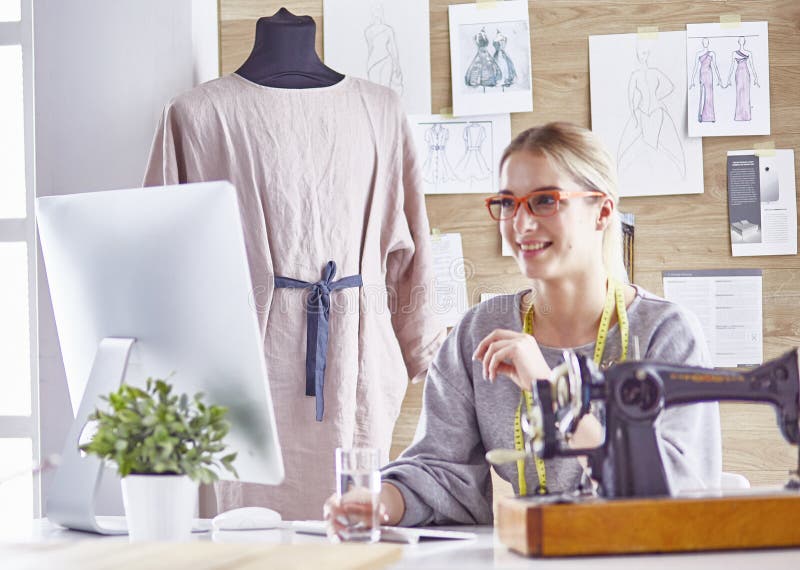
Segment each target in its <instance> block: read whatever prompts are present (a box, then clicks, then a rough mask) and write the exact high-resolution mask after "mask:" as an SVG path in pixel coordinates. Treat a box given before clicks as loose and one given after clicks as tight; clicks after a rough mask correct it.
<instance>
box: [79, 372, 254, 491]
mask: <svg viewBox="0 0 800 570" xmlns="http://www.w3.org/2000/svg"><path fill="white" fill-rule="evenodd" d="M171 392H172V386H171V385H170V384H169V383H167V382H166V381H164V380H160V379H156V380H153V379H152V378H148V379H147V382H146V388H145V390H142V389H140V388H136V387H135V386H130V385H128V384H123V385H122V386H120V388H119V390H117V391H116V392H111V393H110V394H109V395H108V396H101V399H102V400H104V401H106V402H108V404H109V406H108V410H101V409H100V408H97V409H96V410H95V411H94V413H92V415H91V416H90V417H89V419H90V420H94V421H97V431H96V432H95V434H94V436H93V437H92V439H91V441H89V443H86V444H83V445H81V446H80V448H81V450H83V451H85V452H86V453H90V454H92V455H96V456H98V457H100V458H101V459H104V460H106V461H110V462H113V463H116V465H117V469H118V470H119V474H120V476H122V477H125V476H126V475H130V474H134V475H142V474H162V475H168V474H171V475H188V476H189V477H190V478H191V479H192V480H194V481H198V482H200V483H211V482H212V481H216V480H217V479H218V478H219V477H218V475H217V473H216V472H215V471H213V470H212V469H211V468H212V467H213V468H216V469H220V468H225V469H227V470H228V471H230V472H231V473H233V474H234V476H236V477H237V478H238V476H239V475H238V474H237V473H236V469H234V467H233V465H232V463H233V461H234V459H236V453H230V454H228V455H223V456H221V457H220V455H221V454H222V453H223V452H224V451H225V444H224V443H223V438H224V437H225V436H226V435H227V433H228V430H229V429H230V424H229V423H228V422H227V421H226V420H225V415H226V414H227V412H228V410H227V408H225V407H223V406H213V405H209V406H207V405H205V404H204V403H203V402H202V399H203V394H202V393H200V394H196V395H195V396H194V398H193V400H192V401H190V400H189V397H188V396H187V395H186V394H183V395H181V396H176V395H172V393H171Z"/></svg>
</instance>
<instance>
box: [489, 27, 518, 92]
mask: <svg viewBox="0 0 800 570" xmlns="http://www.w3.org/2000/svg"><path fill="white" fill-rule="evenodd" d="M507 43H508V38H507V37H506V36H505V35H504V34H503V32H501V31H500V30H497V34H496V35H495V36H494V39H493V40H492V47H494V56H493V57H494V60H495V61H496V62H497V65H498V66H499V67H500V73H501V74H502V77H503V87H509V86H510V85H511V84H513V83H514V81H516V79H517V70H516V68H515V67H514V62H513V61H511V58H510V57H508V54H507V53H506V44H507Z"/></svg>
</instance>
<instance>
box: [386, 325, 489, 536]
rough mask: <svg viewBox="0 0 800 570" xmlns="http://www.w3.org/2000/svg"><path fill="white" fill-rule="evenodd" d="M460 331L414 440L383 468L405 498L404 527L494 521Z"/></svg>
mask: <svg viewBox="0 0 800 570" xmlns="http://www.w3.org/2000/svg"><path fill="white" fill-rule="evenodd" d="M457 332H458V328H457V329H456V330H455V331H453V332H451V334H450V335H449V336H448V337H447V339H446V340H445V342H444V344H443V345H442V348H441V350H440V351H439V353H438V354H437V355H436V358H435V360H434V361H433V363H432V364H431V366H430V368H429V369H428V377H427V380H426V382H425V389H424V392H423V405H422V414H421V416H420V419H419V424H418V425H417V432H416V434H415V436H414V442H413V443H412V444H411V446H410V447H408V449H406V450H405V451H404V452H403V454H402V455H401V456H400V457H398V458H397V460H395V461H393V462H391V463H389V464H388V465H386V466H385V467H384V468H383V469H382V471H381V475H382V479H383V480H384V481H387V482H389V483H392V484H393V485H395V486H396V487H397V488H398V489H399V490H400V492H401V493H402V495H403V499H404V500H405V506H406V510H405V514H404V515H403V519H402V520H401V521H400V525H401V526H417V525H431V524H490V523H491V522H492V483H491V476H490V472H489V465H488V463H487V462H486V460H485V459H484V454H485V448H484V445H483V442H482V440H481V436H480V430H479V428H478V422H477V417H476V414H475V397H474V392H473V390H472V386H471V374H470V371H469V370H468V369H467V368H465V365H464V359H463V354H462V352H463V351H462V350H460V349H459V346H458V341H457Z"/></svg>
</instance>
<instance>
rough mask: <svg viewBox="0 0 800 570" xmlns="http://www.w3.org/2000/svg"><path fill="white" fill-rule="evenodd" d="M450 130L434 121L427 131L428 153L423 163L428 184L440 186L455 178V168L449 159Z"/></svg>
mask: <svg viewBox="0 0 800 570" xmlns="http://www.w3.org/2000/svg"><path fill="white" fill-rule="evenodd" d="M449 138H450V131H448V129H447V127H445V126H443V125H442V124H441V123H434V124H433V125H432V126H431V127H430V128H428V129H427V130H426V131H425V144H427V145H428V154H427V156H426V158H425V162H424V164H423V165H422V179H423V180H425V182H427V183H428V184H433V185H434V186H439V185H440V184H445V183H447V182H450V181H451V180H455V178H456V176H455V174H454V173H453V168H452V167H451V166H450V163H449V162H448V160H447V140H448V139H449Z"/></svg>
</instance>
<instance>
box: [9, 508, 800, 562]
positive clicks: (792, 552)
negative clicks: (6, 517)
mask: <svg viewBox="0 0 800 570" xmlns="http://www.w3.org/2000/svg"><path fill="white" fill-rule="evenodd" d="M451 528H452V529H453V530H470V531H473V532H476V533H477V534H478V538H477V540H470V541H462V540H459V541H426V542H421V543H420V544H417V545H413V546H412V545H406V546H403V547H402V549H403V558H402V560H401V561H400V562H399V563H397V564H394V565H392V566H391V568H442V569H449V568H452V569H456V568H457V569H462V568H509V569H513V568H535V569H537V570H539V569H567V568H591V569H592V570H604V569H612V568H613V569H615V570H616V569H619V570H626V569H631V570H633V569H637V570H638V569H641V568H647V569H648V570H650V569H662V568H663V569H667V568H670V569H672V568H680V569H681V570H684V569H695V568H696V569H698V570H701V569H702V570H714V569H719V570H736V569H739V568H748V569H752V570H772V569H783V568H785V569H787V570H788V569H791V570H797V568H800V549H784V550H761V551H741V552H719V553H701V554H669V555H659V554H655V555H633V556H622V557H619V556H617V557H585V558H560V559H535V558H525V557H523V556H520V555H518V554H516V553H514V552H511V551H509V550H508V549H507V548H506V547H505V546H503V545H502V544H501V543H500V542H499V540H498V539H497V537H495V536H494V533H493V529H492V527H486V526H483V527H451ZM193 536H194V539H195V540H197V541H210V540H212V536H211V534H210V533H203V534H195V535H193ZM65 540H66V541H74V540H108V541H118V542H119V541H121V542H126V541H127V537H124V536H123V537H99V536H97V535H93V534H87V533H82V532H75V531H69V530H65V529H62V528H60V527H58V526H57V525H54V524H52V523H50V522H49V521H48V520H46V519H38V520H35V521H33V522H32V523H28V524H23V525H20V526H19V527H18V528H15V529H13V530H10V531H6V533H5V534H4V535H3V536H2V538H0V542H4V543H9V542H14V543H31V542H34V543H40V542H50V541H65ZM213 540H215V541H219V542H247V543H253V542H260V543H267V544H309V545H313V544H326V543H327V539H325V538H323V537H316V536H309V535H302V534H295V533H294V532H292V531H288V530H268V531H246V532H242V531H238V532H223V533H217V534H215V535H214V537H213ZM576 540H579V537H576ZM0 567H2V569H3V570H6V569H8V570H13V568H14V567H13V565H9V564H8V561H0ZM315 570H316V569H315ZM320 570H321V569H320Z"/></svg>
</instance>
